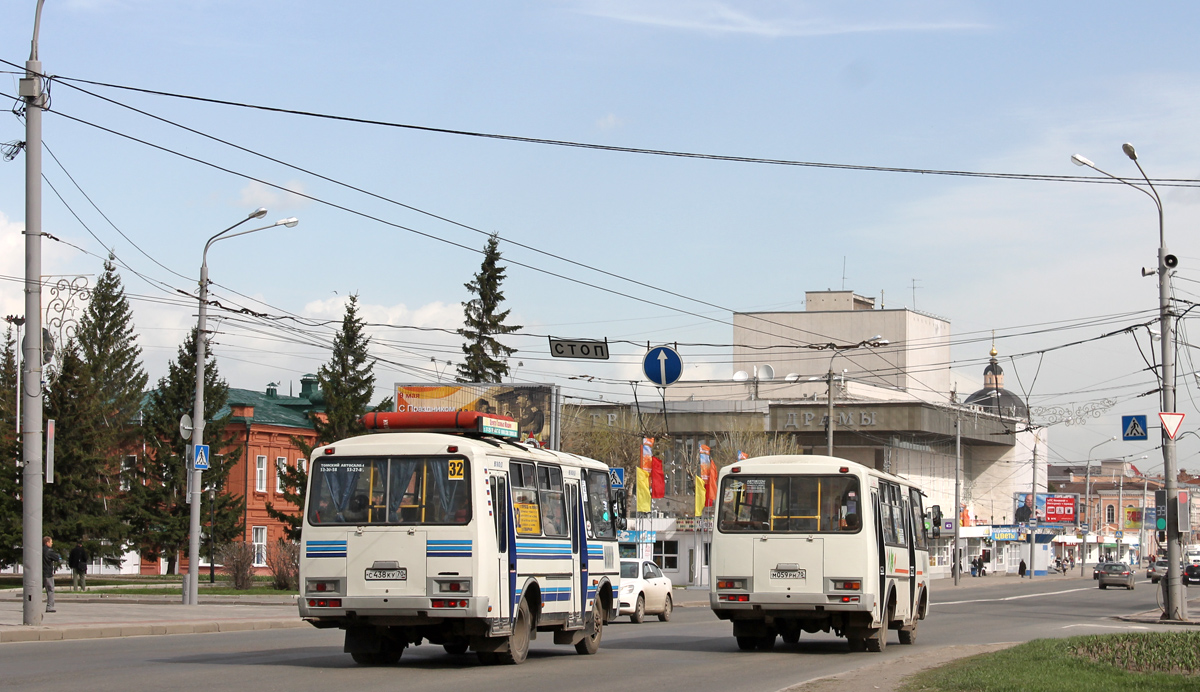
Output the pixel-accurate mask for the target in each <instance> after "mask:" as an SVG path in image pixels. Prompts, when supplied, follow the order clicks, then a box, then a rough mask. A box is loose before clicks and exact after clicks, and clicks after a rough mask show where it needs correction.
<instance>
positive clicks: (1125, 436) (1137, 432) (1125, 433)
mask: <svg viewBox="0 0 1200 692" xmlns="http://www.w3.org/2000/svg"><path fill="white" fill-rule="evenodd" d="M1121 439H1122V440H1125V441H1127V442H1128V441H1130V440H1144V439H1146V417H1145V416H1121Z"/></svg>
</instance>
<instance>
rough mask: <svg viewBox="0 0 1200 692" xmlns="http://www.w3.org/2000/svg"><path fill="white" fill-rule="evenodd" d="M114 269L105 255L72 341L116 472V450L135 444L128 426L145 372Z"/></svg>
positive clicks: (137, 406) (136, 408) (137, 404)
mask: <svg viewBox="0 0 1200 692" xmlns="http://www.w3.org/2000/svg"><path fill="white" fill-rule="evenodd" d="M116 269H117V268H116V265H114V264H113V256H112V255H109V257H108V260H107V261H106V262H105V263H104V273H103V274H101V275H100V279H99V281H97V282H96V288H95V289H94V290H93V291H92V298H91V300H90V301H89V302H88V306H87V310H86V311H85V312H84V315H83V319H81V320H80V321H79V330H78V332H76V338H77V339H78V340H79V349H80V352H81V355H82V356H83V360H84V362H86V363H87V365H88V369H89V370H90V372H91V378H92V382H93V385H94V387H95V389H96V394H97V396H98V397H99V401H100V404H101V407H100V415H101V421H102V423H103V426H102V431H103V432H104V433H106V434H107V435H108V439H106V440H105V443H106V444H107V445H108V448H109V449H111V450H113V451H112V454H113V462H114V464H116V465H117V468H119V457H120V453H121V450H122V448H126V447H128V446H129V444H130V443H131V442H133V441H134V440H136V439H137V435H138V430H137V427H136V426H134V425H131V423H132V421H134V420H135V419H137V417H138V412H139V409H140V408H141V404H142V392H143V391H144V390H145V389H146V373H145V372H144V371H143V370H142V364H141V362H140V358H141V354H142V349H141V347H140V346H138V345H137V333H136V332H135V331H134V326H133V312H132V311H131V310H130V308H129V301H128V300H127V299H126V298H125V289H124V288H123V287H122V286H121V277H120V275H118V274H117V271H116Z"/></svg>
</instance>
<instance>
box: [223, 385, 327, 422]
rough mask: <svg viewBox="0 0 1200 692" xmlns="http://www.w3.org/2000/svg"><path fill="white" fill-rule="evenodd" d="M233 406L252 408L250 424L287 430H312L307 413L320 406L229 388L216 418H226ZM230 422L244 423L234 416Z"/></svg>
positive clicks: (292, 398) (297, 398)
mask: <svg viewBox="0 0 1200 692" xmlns="http://www.w3.org/2000/svg"><path fill="white" fill-rule="evenodd" d="M234 406H253V407H254V416H253V417H252V418H250V419H249V422H251V423H257V424H259V425H281V426H284V427H289V428H304V429H306V430H312V429H313V426H312V422H310V421H309V420H308V412H309V411H315V410H319V409H320V408H321V406H320V405H319V404H314V403H313V402H312V401H309V400H308V399H305V398H302V397H298V396H279V395H276V396H268V395H267V394H265V393H263V392H258V391H254V390H252V389H234V388H233V387H230V388H229V399H228V401H226V403H225V406H224V408H222V409H221V410H220V411H219V412H218V413H217V415H216V417H217V418H222V417H224V416H228V415H230V414H231V413H232V407H234ZM232 420H239V421H246V420H247V419H246V418H245V417H242V416H234V417H233V418H232Z"/></svg>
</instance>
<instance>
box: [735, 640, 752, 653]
mask: <svg viewBox="0 0 1200 692" xmlns="http://www.w3.org/2000/svg"><path fill="white" fill-rule="evenodd" d="M734 638H735V639H737V644H738V648H739V649H741V650H742V651H754V650H755V649H757V648H758V637H734Z"/></svg>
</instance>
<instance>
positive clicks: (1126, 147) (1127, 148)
mask: <svg viewBox="0 0 1200 692" xmlns="http://www.w3.org/2000/svg"><path fill="white" fill-rule="evenodd" d="M1121 151H1123V152H1125V155H1126V156H1128V157H1129V159H1130V160H1131V161H1137V152H1136V151H1134V149H1133V145H1132V144H1130V143H1129V142H1126V143H1124V144H1122V145H1121Z"/></svg>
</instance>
